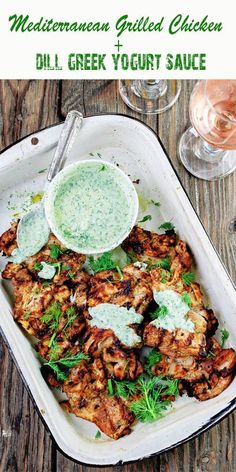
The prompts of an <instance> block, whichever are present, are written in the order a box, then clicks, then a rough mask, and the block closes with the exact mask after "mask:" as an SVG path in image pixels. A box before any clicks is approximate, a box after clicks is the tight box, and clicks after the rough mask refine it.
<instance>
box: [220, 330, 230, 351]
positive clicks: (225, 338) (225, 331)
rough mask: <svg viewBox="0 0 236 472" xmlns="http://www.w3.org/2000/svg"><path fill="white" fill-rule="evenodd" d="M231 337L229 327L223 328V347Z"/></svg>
mask: <svg viewBox="0 0 236 472" xmlns="http://www.w3.org/2000/svg"><path fill="white" fill-rule="evenodd" d="M228 338H229V331H228V330H227V329H225V328H224V329H222V330H221V347H222V348H223V347H224V345H225V342H226V341H227V339H228Z"/></svg>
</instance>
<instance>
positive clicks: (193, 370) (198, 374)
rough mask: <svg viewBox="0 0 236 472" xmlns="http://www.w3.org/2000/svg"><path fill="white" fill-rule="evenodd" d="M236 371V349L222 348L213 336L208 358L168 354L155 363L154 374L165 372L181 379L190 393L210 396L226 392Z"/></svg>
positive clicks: (166, 374)
mask: <svg viewBox="0 0 236 472" xmlns="http://www.w3.org/2000/svg"><path fill="white" fill-rule="evenodd" d="M235 372H236V352H235V351H234V350H233V349H222V348H221V347H220V345H219V344H218V342H217V341H216V340H215V339H214V338H213V339H212V340H211V351H210V353H209V355H208V357H207V358H206V359H204V360H200V359H196V357H191V356H189V357H184V358H182V357H179V358H178V357H175V358H173V357H168V356H165V355H162V358H161V360H160V361H159V362H158V363H157V364H155V365H154V366H153V367H152V373H153V374H154V375H164V376H168V377H171V378H174V379H179V380H181V383H182V385H183V386H184V387H185V389H186V391H187V393H188V395H189V396H194V397H196V398H198V399H199V400H208V399H210V398H213V397H215V396H217V395H219V394H220V393H221V392H223V391H224V390H225V389H226V388H227V387H228V385H229V384H230V382H231V381H232V380H233V377H234V375H235Z"/></svg>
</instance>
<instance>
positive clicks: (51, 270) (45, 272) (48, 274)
mask: <svg viewBox="0 0 236 472" xmlns="http://www.w3.org/2000/svg"><path fill="white" fill-rule="evenodd" d="M41 265H42V266H43V268H42V269H41V270H40V271H39V272H38V276H39V277H41V279H46V280H49V279H52V278H53V277H54V275H55V273H56V269H55V267H54V266H52V265H50V264H47V262H41Z"/></svg>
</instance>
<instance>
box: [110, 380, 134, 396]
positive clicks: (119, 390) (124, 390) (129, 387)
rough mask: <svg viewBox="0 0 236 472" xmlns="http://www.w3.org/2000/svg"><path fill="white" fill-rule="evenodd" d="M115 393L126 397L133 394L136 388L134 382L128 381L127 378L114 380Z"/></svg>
mask: <svg viewBox="0 0 236 472" xmlns="http://www.w3.org/2000/svg"><path fill="white" fill-rule="evenodd" d="M114 384H115V394H116V395H117V396H118V397H122V398H125V399H128V398H129V397H130V396H131V395H135V393H136V390H137V385H136V382H130V381H129V380H120V381H118V380H115V381H114Z"/></svg>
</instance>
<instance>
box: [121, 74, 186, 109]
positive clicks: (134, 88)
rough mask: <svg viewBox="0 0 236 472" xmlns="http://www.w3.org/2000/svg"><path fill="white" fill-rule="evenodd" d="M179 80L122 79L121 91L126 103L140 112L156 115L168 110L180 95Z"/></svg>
mask: <svg viewBox="0 0 236 472" xmlns="http://www.w3.org/2000/svg"><path fill="white" fill-rule="evenodd" d="M180 90H181V84H180V81H179V80H163V79H160V80H158V79H156V80H155V79H153V80H120V81H119V91H120V95H121V98H122V99H123V101H124V102H125V103H126V105H127V106H128V107H129V108H131V109H132V110H135V111H137V112H139V113H144V114H146V115H154V114H158V113H162V112H164V111H166V110H168V109H169V108H170V107H172V106H173V105H174V103H175V102H176V100H177V99H178V97H179V94H180Z"/></svg>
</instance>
